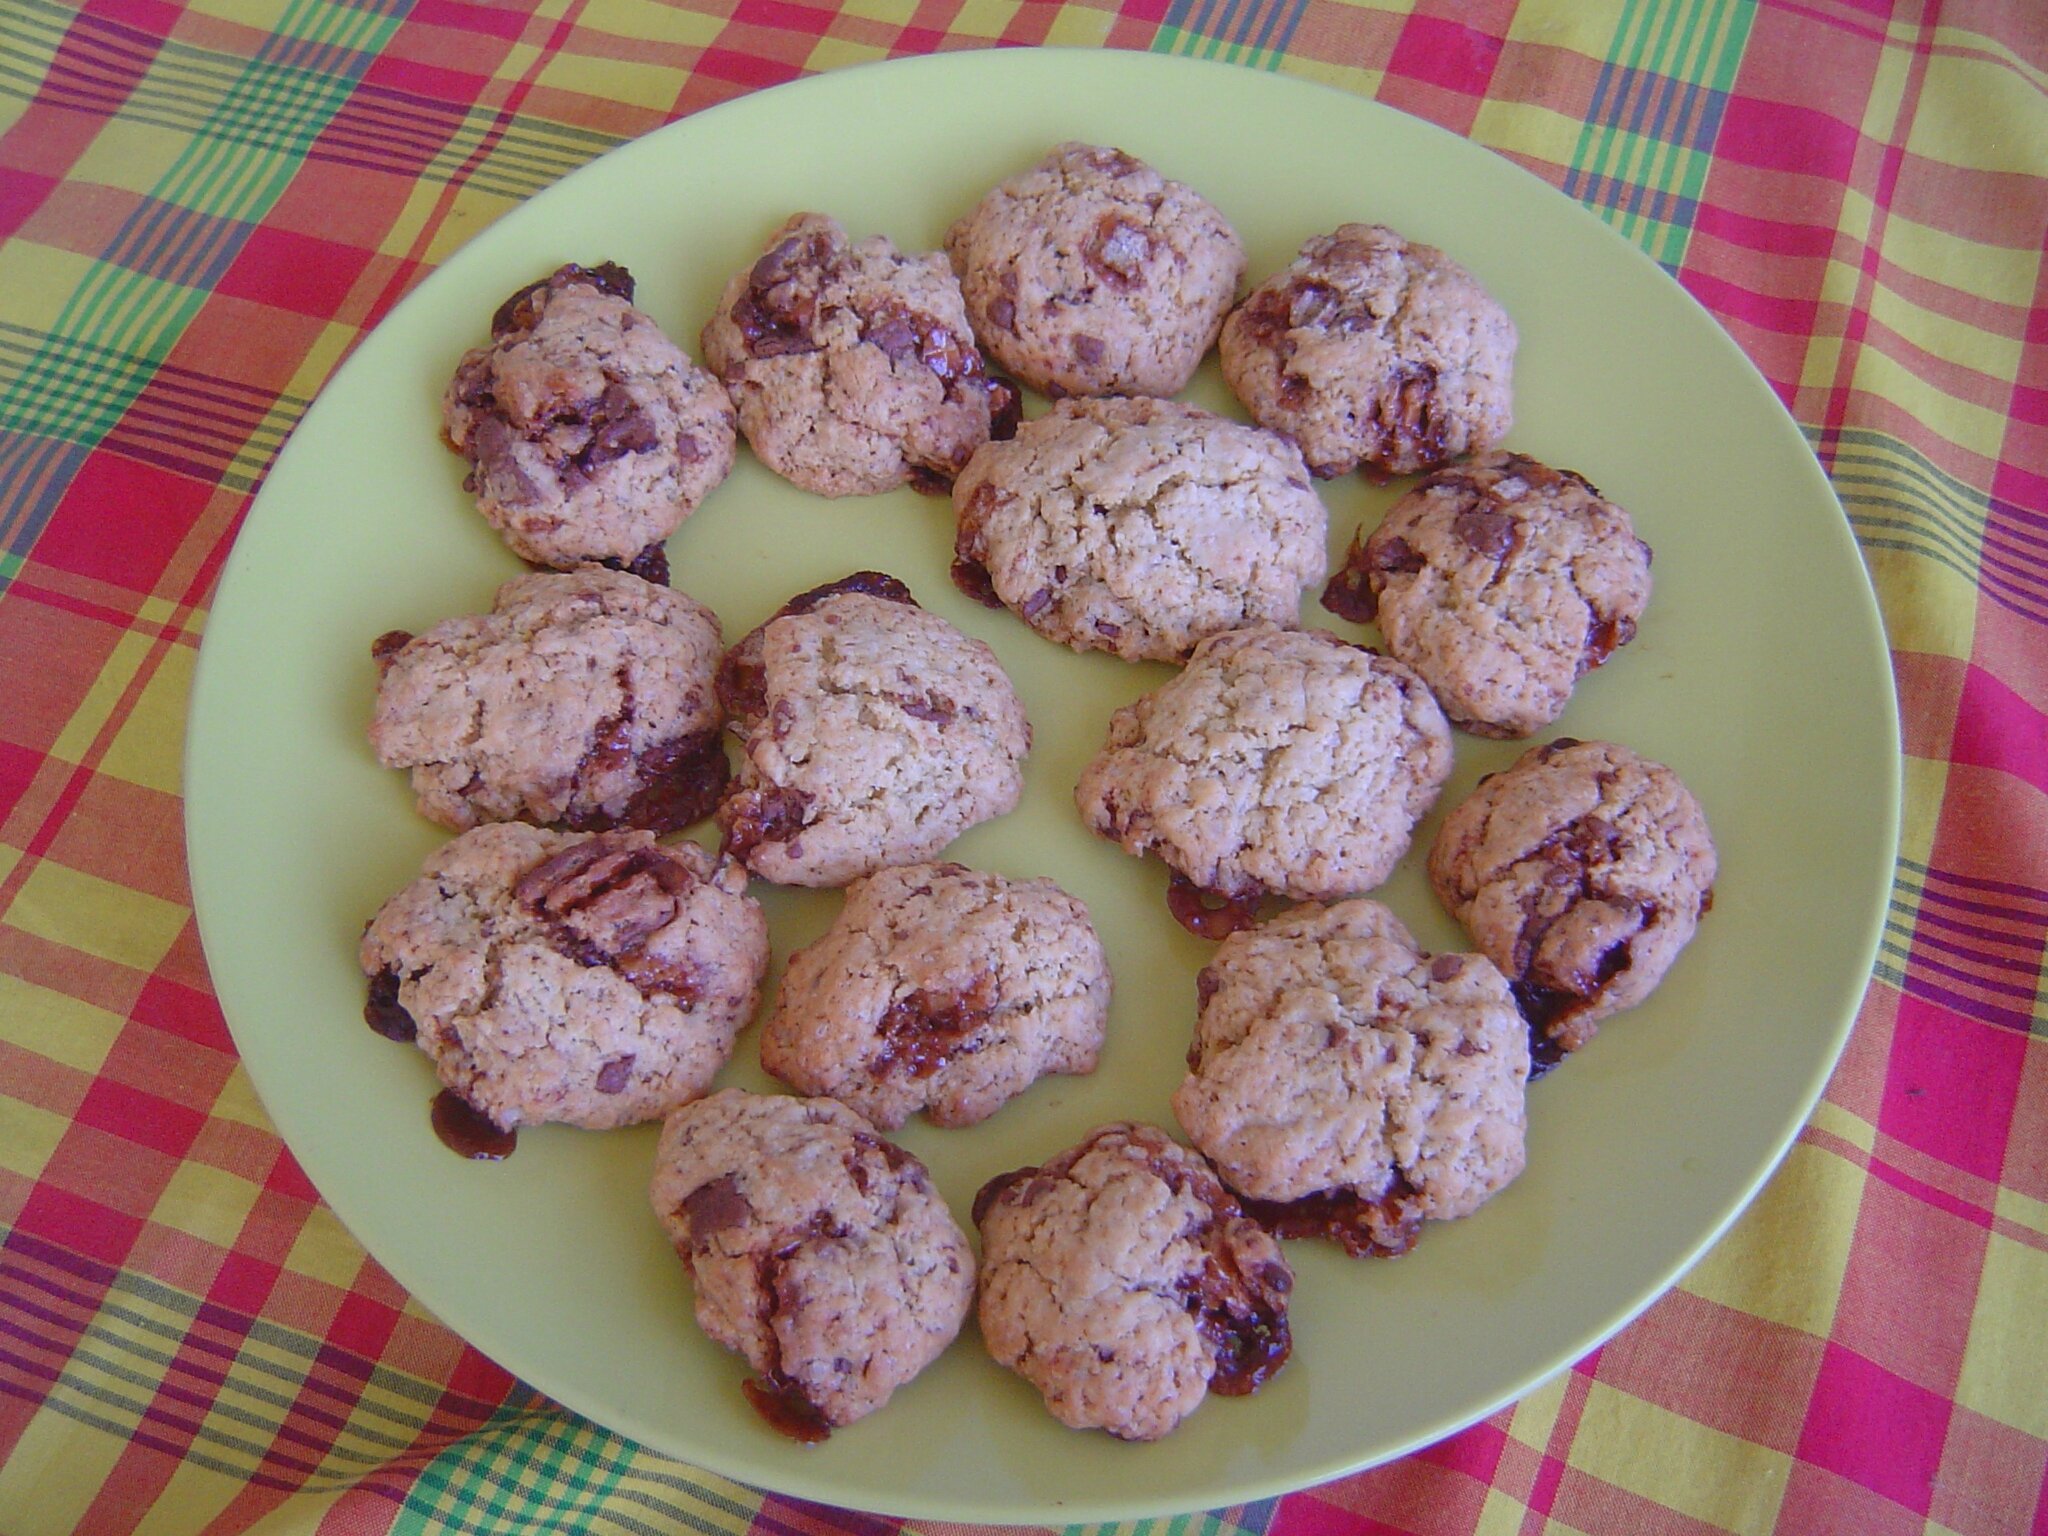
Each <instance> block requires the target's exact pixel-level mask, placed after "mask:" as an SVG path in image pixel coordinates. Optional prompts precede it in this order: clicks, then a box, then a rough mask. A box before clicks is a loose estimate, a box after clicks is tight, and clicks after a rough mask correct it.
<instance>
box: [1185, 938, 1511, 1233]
mask: <svg viewBox="0 0 2048 1536" xmlns="http://www.w3.org/2000/svg"><path fill="white" fill-rule="evenodd" d="M1197 986H1198V991H1199V995H1200V998H1201V1015H1200V1018H1199V1020H1198V1022H1197V1023H1196V1025H1195V1042H1194V1048H1193V1049H1192V1050H1191V1051H1189V1053H1188V1066H1189V1072H1188V1075H1187V1077H1186V1078H1185V1079H1183V1081H1182V1082H1181V1085H1180V1088H1179V1090H1178V1091H1177V1092H1176V1093H1175V1094H1174V1096H1173V1112H1174V1114H1175V1115H1176V1116H1177V1117H1178V1118H1179V1120H1180V1123H1181V1125H1182V1126H1183V1127H1185V1128H1186V1130H1187V1133H1188V1136H1189V1137H1190V1139H1192V1140H1193V1142H1194V1144H1195V1145H1196V1146H1197V1147H1198V1148H1200V1149H1201V1151H1202V1152H1203V1153H1205V1154H1206V1155H1207V1156H1208V1157H1209V1159H1210V1160H1211V1161H1212V1162H1214V1163H1215V1165H1216V1168H1217V1171H1218V1172H1219V1173H1220V1174H1222V1176H1223V1181H1224V1182H1225V1183H1226V1184H1228V1185H1229V1186H1230V1187H1231V1188H1232V1189H1234V1190H1236V1191H1237V1193H1238V1194H1239V1195H1241V1196H1243V1197H1244V1198H1245V1200H1246V1205H1247V1209H1249V1210H1250V1212H1251V1213H1252V1214H1253V1215H1254V1216H1256V1217H1257V1218H1258V1219H1259V1220H1261V1221H1262V1222H1264V1223H1265V1224H1266V1225H1267V1226H1268V1227H1270V1228H1272V1229H1273V1230H1275V1231H1277V1232H1278V1233H1279V1234H1280V1235H1281V1236H1283V1237H1329V1238H1333V1239H1335V1240H1336V1241H1338V1242H1341V1243H1342V1244H1343V1245H1344V1248H1345V1250H1346V1251H1347V1252H1349V1253H1350V1254H1352V1255H1353V1256H1354V1257H1360V1256H1364V1255H1368V1254H1370V1255H1378V1256H1392V1255H1395V1254H1401V1253H1405V1252H1407V1251H1408V1249H1409V1248H1410V1247H1412V1246H1413V1245H1414V1242H1415V1239H1416V1237H1417V1235H1418V1234H1419V1232H1420V1230H1421V1227H1422V1223H1423V1222H1424V1221H1425V1220H1437V1221H1448V1220H1451V1219H1452V1218H1455V1217H1459V1216H1469V1215H1471V1214H1472V1212H1473V1211H1475V1210H1477V1209H1478V1208H1479V1207H1480V1205H1481V1204H1483V1203H1484V1202H1485V1201H1486V1200H1487V1199H1489V1198H1490V1197H1491V1196H1493V1195H1494V1194H1496V1193H1498V1192H1499V1191H1500V1190H1501V1189H1503V1188H1505V1187H1506V1185H1507V1184H1508V1183H1509V1182H1510V1181H1511V1180H1512V1179H1513V1178H1514V1177H1515V1176H1516V1175H1517V1174H1518V1173H1520V1172H1521V1171H1522V1164H1523V1161H1524V1151H1523V1133H1524V1130H1525V1128H1526V1122H1527V1117H1526V1114H1525V1112H1524V1100H1523V1090H1524V1087H1525V1085H1526V1084H1527V1082H1528V1078H1529V1040H1528V1034H1527V1031H1526V1030H1525V1029H1524V1027H1523V1024H1522V1016H1521V1015H1520V1014H1519V1013H1518V1012H1516V1010H1515V1000H1514V998H1513V997H1512V996H1510V995H1509V992H1508V984H1507V982H1506V981H1505V980H1504V979H1503V978H1502V976H1501V974H1500V972H1499V971H1497V970H1496V969H1494V967H1493V965H1492V963H1491V962H1489V961H1488V960H1487V959H1485V957H1483V956H1481V955H1448V954H1446V955H1430V954H1427V953H1425V952H1424V951H1423V950H1421V949H1420V948H1419V947H1417V945H1416V943H1415V940H1414V939H1413V937H1411V936H1410V934H1409V932H1408V930H1407V929H1406V928H1404V927H1403V926H1402V925H1401V923H1400V920H1399V919H1397V918H1396V917H1395V916H1394V914H1393V913H1392V912H1390V911H1388V910H1387V909H1386V908H1385V907H1383V906H1381V905H1380V904H1379V903H1378V902H1376V901H1345V902H1339V903H1338V904H1337V905H1335V906H1332V907H1327V908H1324V907H1299V908H1296V909H1295V910H1294V911H1292V912H1289V913H1287V914H1285V915H1284V916H1282V917H1279V918H1277V919H1275V920H1274V921H1272V922H1269V923H1262V924H1260V925H1259V926H1258V927H1256V928H1253V929H1250V930H1249V931H1247V932H1243V933H1235V934H1232V935H1231V936H1230V937H1229V938H1227V939H1225V940H1224V941H1223V942H1222V944H1221V945H1219V946H1218V947H1217V950H1216V958H1215V959H1213V960H1211V961H1210V962H1209V964H1208V965H1207V966H1206V967H1205V968H1204V969H1203V970H1202V972H1201V974H1200V976H1199V978H1198V981H1197Z"/></svg>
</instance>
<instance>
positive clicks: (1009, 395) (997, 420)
mask: <svg viewBox="0 0 2048 1536" xmlns="http://www.w3.org/2000/svg"><path fill="white" fill-rule="evenodd" d="M982 388H984V389H986V390H987V391H988V435H989V438H990V440H991V441H993V442H998V443H1007V442H1008V441H1009V440H1010V439H1011V438H1013V437H1015V436H1016V435H1017V428H1018V427H1020V426H1022V425H1023V422H1024V394H1023V391H1021V390H1020V389H1018V388H1017V386H1016V385H1015V384H1013V383H1011V382H1010V381H1009V380H1008V379H998V378H986V379H984V380H983V381H982Z"/></svg>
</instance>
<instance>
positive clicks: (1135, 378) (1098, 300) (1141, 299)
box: [946, 143, 1245, 396]
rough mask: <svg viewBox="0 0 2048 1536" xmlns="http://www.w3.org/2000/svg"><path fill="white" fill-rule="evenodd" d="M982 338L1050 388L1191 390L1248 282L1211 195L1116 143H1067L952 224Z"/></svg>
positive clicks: (957, 264) (1036, 385)
mask: <svg viewBox="0 0 2048 1536" xmlns="http://www.w3.org/2000/svg"><path fill="white" fill-rule="evenodd" d="M946 254H947V255H948V256H950V257H952V259H953V270H954V271H955V272H957V273H959V275H960V291H961V293H962V294H963V295H964V296H965V298H966V300H967V314H968V317H969V318H970V319H971V320H972V321H973V322H974V334H975V335H976V336H977V337H979V338H980V339H981V344H982V346H983V347H984V348H986V349H987V351H988V354H989V356H991V357H993V358H994V359H995V360H996V361H997V362H998V363H999V364H1001V365H1002V367H1003V368H1004V369H1006V370H1007V371H1008V372H1010V373H1012V374H1014V375H1015V376H1016V377H1017V378H1018V379H1020V380H1022V381H1023V382H1024V383H1026V384H1029V385H1030V386H1031V387H1032V388H1033V389H1036V390H1038V391H1040V392H1041V393H1044V394H1049V395H1055V396H1057V395H1171V394H1174V393H1177V392H1178V391H1180V390H1182V389H1184V388H1186V387H1187V382H1188V380H1189V379H1191V378H1192V377H1194V372H1195V369H1196V367H1197V366H1198V365H1199V364H1200V363H1201V361H1202V356H1203V354H1204V353H1206V352H1207V351H1208V350H1209V348H1210V346H1211V345H1212V344H1213V343H1214V342H1215V340H1216V330H1217V327H1218V326H1220V325H1221V324H1222V323H1223V317H1224V315H1225V314H1226V313H1228V312H1229V309H1230V306H1231V304H1232V302H1233V301H1235V299H1236V298H1237V288H1238V284H1239V283H1240V282H1242V281H1243V280H1244V269H1245V253H1244V242H1243V241H1241V240H1239V239H1238V237H1237V231H1235V230H1234V229H1232V228H1231V227H1230V223H1229V221H1228V220H1226V219H1225V218H1224V217H1223V215H1222V214H1221V213H1219V212H1218V211H1217V210H1216V208H1215V206H1214V205H1213V204H1211V203H1210V202H1208V201H1207V199H1205V198H1203V197H1202V196H1200V195H1199V194H1198V193H1196V192H1194V191H1193V190H1192V189H1190V188H1188V187H1186V186H1183V185H1182V184H1181V183H1179V182H1177V181H1168V180H1167V179H1166V178H1165V177H1163V176H1161V175H1160V174H1159V173H1158V172H1157V171H1155V170H1153V169H1152V167H1151V166H1149V165H1147V164H1145V162H1144V161H1142V160H1138V159H1136V158H1134V157H1132V156H1130V155H1127V154H1125V153H1124V152H1123V151H1122V150H1118V149H1103V148H1097V147H1095V146H1092V145H1088V144H1073V143H1068V144H1061V145H1059V146H1057V147H1056V148H1055V149H1054V150H1053V151H1052V152H1051V153H1050V154H1048V155H1047V156H1046V157H1045V158H1044V159H1043V160H1041V161H1040V162H1039V163H1038V164H1037V165H1035V166H1033V167H1032V168H1031V169H1030V170H1028V171H1025V172H1024V173H1023V174H1021V175H1018V176H1013V177H1011V178H1010V179H1009V180H1008V181H1005V182H1003V183H1002V184H1001V185H1000V186H998V187H996V188H995V190H993V191H992V192H990V193H989V194H988V196H986V197H985V198H983V199H982V200H981V203H980V204H979V205H978V206H977V207H976V208H975V209H974V211H973V212H972V213H970V214H968V215H967V216H966V217H965V218H963V219H961V220H960V221H959V222H958V223H956V224H955V225H954V226H953V227H952V228H951V229H950V230H948V231H947V233H946Z"/></svg>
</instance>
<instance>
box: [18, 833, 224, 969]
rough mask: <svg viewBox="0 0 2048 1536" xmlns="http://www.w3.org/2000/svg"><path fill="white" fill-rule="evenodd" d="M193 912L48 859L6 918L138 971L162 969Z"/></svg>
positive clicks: (29, 930) (39, 934)
mask: <svg viewBox="0 0 2048 1536" xmlns="http://www.w3.org/2000/svg"><path fill="white" fill-rule="evenodd" d="M191 915H192V913H191V909H190V908H189V907H183V906H179V905H177V904H176V903H174V902H168V901H163V900H160V899H158V898H157V897H155V896H147V895H144V894H143V893H142V892H141V891H135V890H130V889H128V888H127V887H126V886H121V885H116V884H114V882H113V881H111V880H102V879H100V878H99V876H97V875H88V874H83V873H81V872H79V871H78V870H75V869H68V868H66V867H65V866H64V865H62V864H57V863H53V862H52V861H50V860H48V859H45V860H43V862H42V863H40V864H38V865H37V866H36V867H35V868H34V869H33V870H31V871H30V872H29V876H28V878H27V879H26V880H24V881H23V882H22V883H21V889H20V890H19V891H17V892H16V893H15V897H14V900H13V902H12V903H11V904H10V905H9V906H8V908H7V911H6V912H5V914H4V920H5V921H6V923H7V924H8V926H10V927H13V928H18V929H20V930H21V931H22V932H23V933H31V934H34V935H35V936H36V937H37V938H39V939H48V940H50V941H51V942H52V943H55V944H63V945H66V946H68V947H69V948H72V949H76V950H82V951H83V952H84V953H86V954H88V955H97V956H99V958H100V959H102V960H112V961H113V962H114V963H115V964H117V965H126V966H131V967H133V968H134V969H135V970H138V971H145V972H147V971H153V970H155V969H156V968H157V967H158V966H159V965H161V964H163V959H164V956H165V955H167V954H169V953H170V949H171V945H172V943H173V942H174V941H175V940H176V939H177V937H178V935H179V933H180V932H182V931H183V929H184V927H185V923H186V921H187V920H188V919H189V918H190V917H191Z"/></svg>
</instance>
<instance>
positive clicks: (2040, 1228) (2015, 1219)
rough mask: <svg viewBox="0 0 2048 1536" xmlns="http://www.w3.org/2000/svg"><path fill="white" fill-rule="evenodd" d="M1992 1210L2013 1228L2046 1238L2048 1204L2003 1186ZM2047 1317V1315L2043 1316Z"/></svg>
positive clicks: (2047, 1230) (2047, 1234) (2047, 1235)
mask: <svg viewBox="0 0 2048 1536" xmlns="http://www.w3.org/2000/svg"><path fill="white" fill-rule="evenodd" d="M1992 1210H1994V1211H1996V1212H1997V1213H1998V1214H1999V1215H2000V1216H2003V1217H2004V1218H2005V1219H2006V1220H2007V1221H2009V1222H2011V1223H2013V1224H2014V1225H2015V1226H2020V1227H2025V1228H2026V1229H2027V1230H2028V1231H2029V1232H2038V1233H2040V1234H2041V1235H2042V1236H2043V1237H2048V1202H2044V1201H2040V1200H2036V1199H2034V1198H2033V1197H2032V1196H2031V1195H2023V1194H2021V1193H2020V1192H2019V1191H2018V1190H2016V1189H2008V1188H2006V1187H2005V1186H2004V1185H2002V1184H2001V1185H2000V1186H1999V1188H1998V1199H1997V1203H1996V1204H1994V1205H1993V1206H1992ZM2044 1315H2048V1314H2044Z"/></svg>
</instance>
